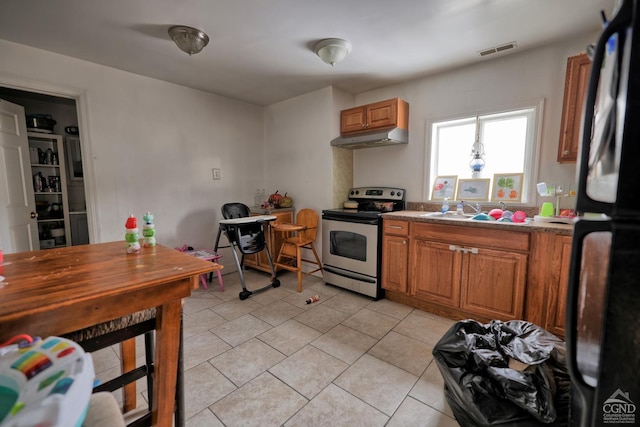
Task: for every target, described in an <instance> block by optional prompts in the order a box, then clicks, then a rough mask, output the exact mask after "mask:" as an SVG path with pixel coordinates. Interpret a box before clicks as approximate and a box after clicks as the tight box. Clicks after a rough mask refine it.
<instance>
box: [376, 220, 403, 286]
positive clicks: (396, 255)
mask: <svg viewBox="0 0 640 427" xmlns="http://www.w3.org/2000/svg"><path fill="white" fill-rule="evenodd" d="M382 227H383V234H382V288H384V289H387V290H390V291H398V292H406V291H407V283H408V274H407V273H408V267H409V222H408V221H396V220H384V221H383V225H382Z"/></svg>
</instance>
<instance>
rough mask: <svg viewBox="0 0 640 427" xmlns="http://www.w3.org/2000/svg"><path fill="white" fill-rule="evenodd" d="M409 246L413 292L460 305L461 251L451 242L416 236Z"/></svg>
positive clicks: (413, 293) (421, 297)
mask: <svg viewBox="0 0 640 427" xmlns="http://www.w3.org/2000/svg"><path fill="white" fill-rule="evenodd" d="M410 246H411V261H410V263H409V265H410V270H411V280H410V281H409V283H410V284H411V294H412V295H414V296H415V297H417V298H420V299H423V300H425V301H429V302H434V303H438V304H444V305H446V306H449V307H458V305H459V304H460V278H461V269H462V256H461V254H460V253H459V252H456V251H455V249H452V245H449V244H445V243H438V242H431V241H428V240H420V239H414V240H412V241H411V245H410ZM453 248H455V247H453Z"/></svg>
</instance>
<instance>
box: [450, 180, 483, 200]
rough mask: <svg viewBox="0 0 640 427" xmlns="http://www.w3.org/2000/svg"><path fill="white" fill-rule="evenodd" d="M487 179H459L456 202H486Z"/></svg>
mask: <svg viewBox="0 0 640 427" xmlns="http://www.w3.org/2000/svg"><path fill="white" fill-rule="evenodd" d="M490 185H491V180H490V179H489V178H476V179H460V180H459V181H458V191H457V192H456V200H475V201H486V200H488V199H489V188H490Z"/></svg>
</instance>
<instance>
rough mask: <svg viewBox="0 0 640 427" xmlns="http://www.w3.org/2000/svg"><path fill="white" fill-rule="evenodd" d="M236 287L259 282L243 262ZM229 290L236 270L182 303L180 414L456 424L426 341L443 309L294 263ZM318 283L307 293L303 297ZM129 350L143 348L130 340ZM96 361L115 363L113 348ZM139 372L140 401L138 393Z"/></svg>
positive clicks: (102, 373) (105, 367)
mask: <svg viewBox="0 0 640 427" xmlns="http://www.w3.org/2000/svg"><path fill="white" fill-rule="evenodd" d="M245 276H246V280H247V288H248V289H250V290H252V289H257V288H260V287H262V286H264V285H266V284H268V283H269V276H268V275H266V274H263V273H260V272H256V271H252V270H248V271H247V272H246V273H245ZM280 280H281V281H282V286H280V287H279V288H276V289H274V288H271V289H268V290H266V291H265V292H261V293H258V294H255V295H253V296H251V297H250V298H249V299H247V300H245V301H240V300H239V298H238V292H239V291H240V289H241V288H240V285H239V279H238V274H237V273H233V274H227V275H225V276H224V281H225V289H226V290H225V292H220V291H219V290H218V286H217V283H216V281H215V280H214V283H213V284H212V285H211V286H210V288H209V290H206V291H205V290H199V291H195V292H193V294H192V296H191V297H190V298H188V299H186V300H185V305H184V337H185V339H184V346H185V347H184V355H185V357H184V368H185V398H186V399H185V400H186V404H185V406H186V419H187V426H191V427H196V426H207V427H211V426H237V425H243V426H261V427H263V426H287V427H289V426H350V427H351V426H457V425H458V424H457V423H456V421H455V419H454V418H453V415H452V412H451V410H450V408H449V407H448V405H447V403H446V401H445V398H444V393H443V381H442V377H441V376H440V372H439V371H438V368H437V366H436V364H435V362H434V361H433V356H432V355H431V350H432V348H433V346H434V344H435V343H436V342H437V341H438V339H439V338H440V337H441V336H442V335H443V334H444V332H445V331H446V330H447V329H448V328H449V327H450V326H451V325H452V324H453V321H451V320H449V319H445V318H442V317H439V316H436V315H433V314H430V313H426V312H424V311H420V310H417V309H413V308H411V307H407V306H404V305H401V304H397V303H394V302H391V301H389V300H384V299H383V300H380V301H373V300H372V299H371V298H368V297H365V296H361V295H358V294H354V293H351V292H348V291H345V290H341V289H339V288H336V287H333V286H328V285H325V284H324V283H322V281H321V280H320V279H317V278H315V277H305V279H304V283H303V288H304V289H303V292H302V293H298V292H297V283H296V277H295V274H292V273H285V274H282V275H281V276H280ZM315 294H318V295H320V301H318V302H316V303H313V304H310V305H306V304H304V301H305V299H307V298H309V297H310V296H312V295H315ZM139 348H140V350H139V356H141V355H142V354H143V352H142V351H143V350H142V347H141V346H139ZM94 363H95V365H96V372H97V373H98V377H99V378H101V379H108V378H110V377H111V376H113V375H114V374H115V373H117V372H118V370H119V360H118V354H117V351H116V348H115V347H114V348H109V349H105V350H102V351H100V352H97V353H94ZM145 389H146V386H145V384H144V381H138V392H139V393H141V394H140V395H139V396H138V400H139V405H145V404H146V402H145V400H144V398H145V395H146V392H145Z"/></svg>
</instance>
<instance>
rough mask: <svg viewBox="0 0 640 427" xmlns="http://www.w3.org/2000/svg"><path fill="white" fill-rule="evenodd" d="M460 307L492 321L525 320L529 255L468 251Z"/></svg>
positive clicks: (488, 250)
mask: <svg viewBox="0 0 640 427" xmlns="http://www.w3.org/2000/svg"><path fill="white" fill-rule="evenodd" d="M462 272H463V273H462V274H463V275H462V282H461V283H462V297H461V303H460V308H462V309H463V310H465V311H468V312H471V313H477V314H479V315H482V316H485V317H489V318H491V319H500V320H511V319H521V318H522V314H523V309H524V287H525V281H526V274H527V255H524V254H519V253H514V252H503V251H497V250H492V249H484V248H480V249H478V252H477V253H472V252H467V253H465V255H464V263H463V267H462Z"/></svg>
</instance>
